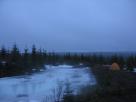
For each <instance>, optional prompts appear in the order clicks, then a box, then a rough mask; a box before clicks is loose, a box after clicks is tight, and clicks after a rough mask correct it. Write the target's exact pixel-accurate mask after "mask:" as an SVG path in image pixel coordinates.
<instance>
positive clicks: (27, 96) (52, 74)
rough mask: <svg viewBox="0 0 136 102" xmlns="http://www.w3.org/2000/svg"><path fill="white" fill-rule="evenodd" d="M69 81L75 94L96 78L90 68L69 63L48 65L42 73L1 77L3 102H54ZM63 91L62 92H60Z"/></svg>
mask: <svg viewBox="0 0 136 102" xmlns="http://www.w3.org/2000/svg"><path fill="white" fill-rule="evenodd" d="M67 83H69V85H70V88H71V90H72V91H73V94H78V92H79V91H80V88H82V87H83V86H88V85H94V84H96V80H95V77H94V75H93V74H91V75H90V70H89V68H81V69H80V68H75V69H74V68H73V66H69V65H59V66H51V65H50V66H49V65H47V66H46V70H45V71H44V72H42V73H38V74H33V75H29V76H28V75H27V76H21V77H10V78H1V79H0V100H1V102H43V101H45V102H54V100H56V99H57V95H58V94H63V93H64V90H65V88H66V84H67ZM60 91H62V93H59V92H60Z"/></svg>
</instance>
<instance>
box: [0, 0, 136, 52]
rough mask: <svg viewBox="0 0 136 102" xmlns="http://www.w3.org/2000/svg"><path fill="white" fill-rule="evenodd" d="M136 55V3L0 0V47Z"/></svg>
mask: <svg viewBox="0 0 136 102" xmlns="http://www.w3.org/2000/svg"><path fill="white" fill-rule="evenodd" d="M14 43H17V44H18V45H19V47H20V48H24V47H25V46H26V47H28V48H29V47H30V46H31V45H32V44H35V45H37V46H38V47H42V48H45V49H47V50H48V51H61V52H64V51H74V52H76V51H77V52H89V51H90V52H92V51H93V52H94V51H99V52H101V51H136V0H0V45H5V46H7V47H10V46H11V45H12V44H14Z"/></svg>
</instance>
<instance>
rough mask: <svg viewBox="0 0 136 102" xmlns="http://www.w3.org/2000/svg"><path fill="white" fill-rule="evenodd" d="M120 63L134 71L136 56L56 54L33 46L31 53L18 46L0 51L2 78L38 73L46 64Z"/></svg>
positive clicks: (0, 74) (3, 48) (121, 65)
mask: <svg viewBox="0 0 136 102" xmlns="http://www.w3.org/2000/svg"><path fill="white" fill-rule="evenodd" d="M114 62H116V63H118V64H119V65H120V68H122V69H123V68H126V69H127V70H133V68H134V67H136V56H135V55H131V56H128V57H124V56H122V55H112V56H104V55H97V54H88V55H86V54H84V53H83V54H78V53H74V54H73V53H55V52H46V50H42V49H37V48H36V46H35V45H33V46H32V48H31V51H29V50H28V49H27V48H25V49H24V51H23V52H21V51H20V50H19V48H18V47H17V45H16V44H14V45H13V47H12V49H10V50H8V49H7V48H5V47H4V46H2V47H1V49H0V76H1V77H3V76H12V75H20V74H25V73H29V72H32V71H38V70H40V69H41V68H44V65H45V64H55V65H57V64H64V63H66V64H73V65H79V64H80V63H83V64H84V65H91V66H93V65H111V64H112V63H114Z"/></svg>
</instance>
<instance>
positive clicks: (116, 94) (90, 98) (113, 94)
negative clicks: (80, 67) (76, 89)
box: [66, 66, 136, 102]
mask: <svg viewBox="0 0 136 102" xmlns="http://www.w3.org/2000/svg"><path fill="white" fill-rule="evenodd" d="M91 70H92V72H93V74H94V75H95V78H96V80H97V85H95V86H94V87H93V88H86V90H87V91H85V90H84V91H82V92H81V94H80V95H79V96H75V97H74V101H73V102H136V73H134V72H127V71H112V70H110V69H109V68H106V67H104V66H93V67H91ZM66 102H69V101H66Z"/></svg>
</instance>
